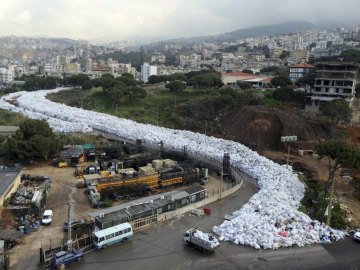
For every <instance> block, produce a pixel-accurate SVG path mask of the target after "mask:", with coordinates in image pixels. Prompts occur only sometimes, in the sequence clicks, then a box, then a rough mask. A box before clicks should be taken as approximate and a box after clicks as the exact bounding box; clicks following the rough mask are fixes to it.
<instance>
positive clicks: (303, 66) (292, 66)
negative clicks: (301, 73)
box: [290, 63, 315, 68]
mask: <svg viewBox="0 0 360 270" xmlns="http://www.w3.org/2000/svg"><path fill="white" fill-rule="evenodd" d="M290 67H291V68H315V66H313V65H310V64H305V63H299V64H294V65H291V66H290Z"/></svg>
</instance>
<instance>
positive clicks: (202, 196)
mask: <svg viewBox="0 0 360 270" xmlns="http://www.w3.org/2000/svg"><path fill="white" fill-rule="evenodd" d="M204 197H205V192H204V191H202V192H200V198H201V199H202V198H204Z"/></svg>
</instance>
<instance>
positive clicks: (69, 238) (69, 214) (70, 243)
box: [67, 201, 73, 252]
mask: <svg viewBox="0 0 360 270" xmlns="http://www.w3.org/2000/svg"><path fill="white" fill-rule="evenodd" d="M72 204H73V203H72V202H71V201H69V202H68V240H67V250H68V251H70V252H71V251H72V237H71V206H72Z"/></svg>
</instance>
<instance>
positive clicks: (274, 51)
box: [270, 47, 284, 58]
mask: <svg viewBox="0 0 360 270" xmlns="http://www.w3.org/2000/svg"><path fill="white" fill-rule="evenodd" d="M283 51H284V48H282V47H273V48H271V50H270V57H271V58H279V57H280V55H281V54H282V52H283Z"/></svg>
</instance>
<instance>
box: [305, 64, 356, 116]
mask: <svg viewBox="0 0 360 270" xmlns="http://www.w3.org/2000/svg"><path fill="white" fill-rule="evenodd" d="M358 68H359V65H358V64H356V63H349V62H320V63H318V64H317V65H316V74H317V76H316V79H315V85H314V88H313V90H312V92H311V94H310V100H309V102H308V104H307V105H306V110H307V111H315V112H316V111H318V109H319V106H320V105H321V103H323V102H327V101H331V100H333V99H343V100H345V101H346V102H348V103H349V106H352V105H353V101H354V97H355V86H356V81H357V75H358Z"/></svg>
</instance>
